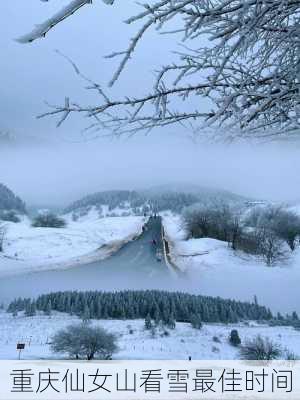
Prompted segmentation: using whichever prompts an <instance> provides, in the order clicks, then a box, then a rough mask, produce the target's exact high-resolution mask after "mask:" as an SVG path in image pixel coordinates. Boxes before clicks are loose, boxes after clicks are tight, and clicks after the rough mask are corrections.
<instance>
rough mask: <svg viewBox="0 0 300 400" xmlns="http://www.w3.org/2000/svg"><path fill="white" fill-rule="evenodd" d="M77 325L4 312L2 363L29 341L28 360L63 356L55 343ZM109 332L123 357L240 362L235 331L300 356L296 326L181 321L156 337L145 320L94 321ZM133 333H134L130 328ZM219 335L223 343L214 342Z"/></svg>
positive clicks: (65, 318)
mask: <svg viewBox="0 0 300 400" xmlns="http://www.w3.org/2000/svg"><path fill="white" fill-rule="evenodd" d="M72 323H80V321H79V319H78V318H76V317H72V316H69V315H66V314H60V313H55V314H53V315H52V316H51V317H48V316H44V315H40V316H35V317H23V316H17V317H13V316H12V315H11V314H6V313H4V312H0V326H1V335H0V359H16V358H17V356H18V355H17V352H16V343H17V342H21V343H23V342H24V343H26V348H25V351H24V352H23V353H22V358H24V359H41V358H47V359H49V358H59V357H61V356H60V355H57V354H52V353H51V351H50V349H49V344H48V343H49V341H50V340H51V337H52V335H53V334H54V333H55V332H56V331H57V330H58V329H60V328H63V327H65V326H67V325H70V324H72ZM92 324H94V325H100V326H102V327H103V328H105V329H107V330H108V331H109V332H111V333H114V334H116V336H117V338H118V344H119V348H120V351H119V352H118V353H117V354H116V355H115V356H114V358H117V359H144V360H147V359H178V360H186V359H188V356H191V357H192V359H199V360H200V359H203V360H208V359H216V360H218V359H237V358H238V350H237V349H236V348H235V347H232V346H231V345H230V344H229V343H228V335H229V333H230V331H231V329H234V328H235V329H238V332H239V335H240V337H241V339H242V342H243V341H244V340H245V339H247V338H253V337H255V336H257V335H258V334H260V335H261V336H264V337H269V338H271V340H272V341H274V342H276V343H278V344H280V345H281V347H282V349H286V348H288V349H289V350H290V351H293V352H294V353H295V354H300V332H299V331H296V330H294V329H293V328H291V327H276V328H274V327H272V328H271V327H268V326H266V325H257V324H255V323H250V324H249V326H247V325H246V324H235V325H221V324H205V325H204V326H203V328H202V329H201V330H196V329H193V328H192V327H191V326H190V324H186V323H177V325H176V328H175V329H174V330H168V332H169V336H161V335H162V334H163V332H162V331H160V330H157V332H156V336H155V337H152V334H151V332H149V331H145V329H144V321H143V320H134V321H132V320H130V321H129V320H127V321H126V320H125V321H124V320H103V321H101V320H100V321H92ZM130 329H132V330H133V333H132V334H130V333H129V330H130ZM214 336H215V337H217V338H218V339H217V340H218V341H216V339H214Z"/></svg>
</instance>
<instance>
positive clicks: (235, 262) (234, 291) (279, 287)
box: [163, 216, 300, 313]
mask: <svg viewBox="0 0 300 400" xmlns="http://www.w3.org/2000/svg"><path fill="white" fill-rule="evenodd" d="M163 224H164V228H165V233H166V237H167V238H168V239H169V244H170V256H171V259H172V261H173V262H174V263H175V264H176V265H177V266H178V267H179V268H180V269H181V270H182V271H185V273H186V274H187V275H188V276H189V277H190V278H191V279H190V290H192V291H196V292H198V293H200V294H204V295H211V296H220V297H223V298H235V299H239V300H248V301H249V300H250V301H251V300H253V297H254V295H256V296H257V298H258V302H259V303H260V304H262V305H265V306H268V307H270V308H271V309H272V311H275V312H277V311H281V312H284V313H285V312H289V313H290V312H292V311H294V310H296V311H297V312H299V311H300V291H299V282H300V249H299V248H298V249H297V250H295V251H294V253H293V254H292V255H291V257H290V259H289V260H288V261H287V262H286V264H282V265H277V266H274V267H267V266H266V265H265V264H264V263H263V262H262V261H261V260H259V259H257V258H256V257H253V256H248V255H246V254H244V253H242V252H235V251H233V250H232V249H231V248H229V247H228V245H227V243H225V242H222V241H220V240H216V239H211V238H202V239H189V240H186V235H185V232H184V229H183V228H182V222H181V219H180V217H179V216H177V217H176V216H173V217H164V218H163Z"/></svg>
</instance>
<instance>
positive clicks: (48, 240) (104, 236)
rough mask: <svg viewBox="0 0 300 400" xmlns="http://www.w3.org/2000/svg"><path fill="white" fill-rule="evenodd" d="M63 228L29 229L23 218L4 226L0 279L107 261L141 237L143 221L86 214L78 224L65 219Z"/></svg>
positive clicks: (29, 223)
mask: <svg viewBox="0 0 300 400" xmlns="http://www.w3.org/2000/svg"><path fill="white" fill-rule="evenodd" d="M67 222H68V223H67V227H66V228H33V227H32V226H31V222H30V220H29V219H28V218H27V217H24V218H23V219H22V221H21V222H20V223H12V222H8V223H6V227H7V234H6V239H5V242H4V253H1V254H0V276H4V275H10V274H15V273H24V272H32V271H36V270H42V269H43V270H45V269H58V268H67V267H71V266H74V265H78V264H81V263H87V262H89V261H94V260H99V259H102V258H105V257H107V256H108V255H110V254H111V253H112V252H113V251H115V250H117V249H118V248H119V247H120V245H121V244H122V243H124V242H127V241H129V240H131V239H132V238H133V237H134V236H136V235H138V234H140V233H141V230H142V225H143V224H144V222H145V218H142V217H134V216H128V217H107V218H99V217H97V216H94V215H92V214H91V213H89V214H88V215H87V216H85V217H84V218H80V219H79V220H78V221H76V222H75V221H72V219H71V218H67Z"/></svg>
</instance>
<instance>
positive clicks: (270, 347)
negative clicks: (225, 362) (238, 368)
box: [240, 335, 282, 360]
mask: <svg viewBox="0 0 300 400" xmlns="http://www.w3.org/2000/svg"><path fill="white" fill-rule="evenodd" d="M281 354H282V351H281V348H280V346H279V345H278V344H276V343H274V342H272V341H271V340H270V339H269V338H262V337H261V336H259V335H258V336H256V338H254V339H251V340H247V341H246V342H245V343H244V345H242V346H241V348H240V357H241V359H243V360H275V359H277V358H278V357H280V355H281Z"/></svg>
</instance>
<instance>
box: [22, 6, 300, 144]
mask: <svg viewBox="0 0 300 400" xmlns="http://www.w3.org/2000/svg"><path fill="white" fill-rule="evenodd" d="M89 2H90V1H83V0H81V1H79V0H75V1H72V2H70V5H69V6H68V7H65V9H63V10H62V11H61V12H60V13H58V14H57V15H56V16H54V17H53V18H51V19H49V20H48V21H47V22H46V23H45V24H42V25H41V26H39V27H38V28H37V30H36V31H35V32H33V33H31V34H29V35H27V36H25V37H23V40H22V41H30V40H34V39H36V38H37V37H40V36H43V35H44V34H45V33H46V32H48V31H49V29H51V28H52V26H54V25H55V24H57V23H59V22H61V21H62V20H64V19H66V18H67V17H68V16H69V15H71V14H72V13H73V12H75V11H77V10H78V9H79V8H80V7H82V6H83V5H85V4H87V3H89ZM105 2H106V3H109V4H112V3H113V1H110V0H106V1H105ZM116 6H117V5H116ZM142 8H143V9H142V11H141V12H140V13H139V14H137V15H134V16H131V17H130V18H128V19H127V20H126V23H127V24H137V25H139V27H138V29H137V33H136V35H135V36H134V37H133V38H132V40H131V41H130V43H129V45H128V48H127V49H125V50H124V51H120V52H115V53H113V54H111V55H110V56H109V57H111V58H115V57H116V58H120V61H119V63H118V67H117V69H116V72H115V73H114V75H113V77H112V80H111V82H110V85H113V84H115V82H116V81H117V80H118V78H119V77H120V75H121V74H122V72H123V70H124V68H125V67H126V65H127V63H128V61H129V59H131V58H132V56H133V54H134V53H135V52H136V49H137V47H138V44H139V42H140V41H141V40H142V39H143V37H144V35H145V33H146V32H147V31H148V30H149V29H152V28H155V29H156V30H157V31H158V32H159V33H162V34H167V35H172V34H175V33H176V34H178V33H181V34H182V42H183V45H182V47H181V49H180V51H178V52H177V53H176V54H175V55H174V60H173V62H172V63H171V64H166V65H165V66H164V67H162V68H161V70H160V71H159V73H158V75H157V78H156V81H155V84H154V88H153V90H152V92H151V93H150V94H148V95H145V96H143V97H139V98H136V97H135V96H134V94H128V95H127V97H126V98H125V99H117V100H115V99H110V96H109V95H108V94H104V92H103V90H102V89H101V88H100V85H99V84H96V83H91V85H90V86H89V89H95V90H98V92H99V95H100V101H99V103H98V104H96V105H95V106H88V107H87V106H84V105H83V106H81V105H79V104H73V103H71V102H70V101H69V99H66V101H65V104H64V105H63V106H61V107H55V108H54V109H53V110H52V111H50V112H49V113H47V115H49V114H58V115H60V122H62V121H63V120H65V119H66V118H67V117H68V116H69V115H70V114H72V113H84V114H85V115H86V116H88V117H90V118H91V119H93V123H92V124H91V127H93V128H96V129H98V128H99V129H103V128H109V129H112V130H113V131H114V132H115V133H124V132H136V131H139V130H149V129H152V128H155V127H158V126H166V125H170V124H173V123H183V122H187V121H194V120H199V121H200V122H201V123H202V124H203V121H204V123H205V126H210V127H213V128H215V127H217V128H218V129H219V128H220V127H223V128H225V129H226V131H231V132H233V135H234V136H235V135H250V136H251V135H252V136H258V135H259V136H266V137H273V136H275V137H277V136H278V135H284V136H285V137H290V136H291V135H294V134H298V132H299V121H300V114H299V111H300V109H299V103H300V97H299V79H300V51H299V44H300V25H299V17H300V1H296V0H246V1H245V0H160V1H149V2H148V3H147V4H143V5H142ZM169 27H170V28H169ZM174 27H176V29H174ZM168 29H169V30H168ZM26 39H27V40H26ZM201 42H202V43H206V42H207V43H208V44H207V45H201V44H199V43H201ZM77 73H79V74H80V72H79V71H78V70H77ZM80 75H81V74H80ZM81 76H82V75H81ZM82 77H83V76H82ZM84 79H86V78H84ZM203 98H205V99H207V100H206V101H209V104H210V105H211V110H210V111H209V112H205V111H202V109H201V108H202V107H201V103H200V99H203ZM176 99H179V100H181V101H182V102H185V105H182V106H178V100H176ZM174 100H175V101H174ZM176 104H177V106H176ZM195 104H196V106H195Z"/></svg>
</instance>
